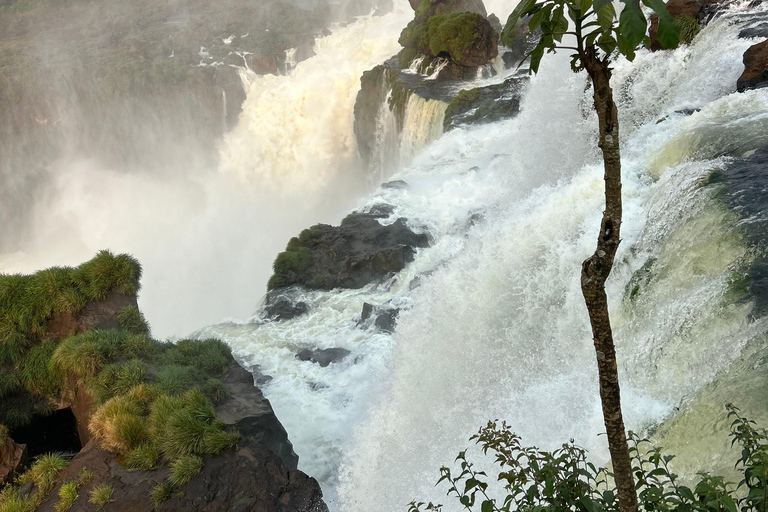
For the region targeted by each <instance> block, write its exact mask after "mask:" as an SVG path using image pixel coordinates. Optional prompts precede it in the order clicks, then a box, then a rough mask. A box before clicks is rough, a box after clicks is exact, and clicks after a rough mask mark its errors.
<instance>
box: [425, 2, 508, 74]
mask: <svg viewBox="0 0 768 512" xmlns="http://www.w3.org/2000/svg"><path fill="white" fill-rule="evenodd" d="M427 27H428V28H427V40H428V42H429V52H430V55H432V56H433V57H437V56H439V55H441V54H447V55H449V56H450V57H451V60H452V61H453V62H455V63H456V64H459V65H461V66H467V67H471V66H482V65H483V64H486V63H488V62H491V61H492V60H493V59H495V58H496V56H497V55H498V54H499V48H498V38H499V35H498V34H497V33H496V31H495V30H493V27H491V24H490V22H489V21H488V20H487V19H485V18H484V17H483V16H481V15H480V14H477V13H472V12H457V13H453V14H445V15H438V16H433V17H431V18H430V19H429V22H428V25H427Z"/></svg>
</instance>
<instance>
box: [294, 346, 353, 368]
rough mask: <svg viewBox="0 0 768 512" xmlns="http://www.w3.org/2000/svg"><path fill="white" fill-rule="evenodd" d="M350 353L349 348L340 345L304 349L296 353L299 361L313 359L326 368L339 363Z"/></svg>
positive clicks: (312, 360)
mask: <svg viewBox="0 0 768 512" xmlns="http://www.w3.org/2000/svg"><path fill="white" fill-rule="evenodd" d="M349 354H351V352H350V351H349V350H347V349H345V348H339V347H334V348H325V349H315V350H309V349H304V350H302V351H301V352H299V353H298V354H296V359H298V360H299V361H311V362H313V363H316V364H319V365H320V366H321V367H323V368H325V367H326V366H328V365H329V364H331V363H338V362H339V361H341V360H342V359H344V358H345V357H347V356H348V355H349Z"/></svg>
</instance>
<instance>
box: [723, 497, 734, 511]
mask: <svg viewBox="0 0 768 512" xmlns="http://www.w3.org/2000/svg"><path fill="white" fill-rule="evenodd" d="M720 501H722V502H723V505H725V508H727V509H728V512H737V510H736V503H734V502H733V498H731V497H730V496H728V495H727V494H724V495H723V497H722V498H720Z"/></svg>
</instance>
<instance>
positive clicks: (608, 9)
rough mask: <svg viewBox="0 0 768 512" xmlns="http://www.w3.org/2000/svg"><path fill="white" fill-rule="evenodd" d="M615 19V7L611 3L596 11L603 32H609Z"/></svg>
mask: <svg viewBox="0 0 768 512" xmlns="http://www.w3.org/2000/svg"><path fill="white" fill-rule="evenodd" d="M615 19H616V9H615V8H614V7H613V4H612V3H609V4H608V5H606V6H605V7H604V8H602V9H600V10H599V11H597V22H598V23H599V24H600V28H601V29H602V31H603V32H610V30H611V27H613V22H614V20H615Z"/></svg>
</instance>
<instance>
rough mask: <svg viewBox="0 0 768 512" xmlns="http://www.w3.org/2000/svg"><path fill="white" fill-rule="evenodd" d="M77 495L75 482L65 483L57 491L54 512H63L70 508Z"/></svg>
mask: <svg viewBox="0 0 768 512" xmlns="http://www.w3.org/2000/svg"><path fill="white" fill-rule="evenodd" d="M78 496H79V494H78V492H77V482H74V481H72V482H67V483H65V484H64V485H62V486H61V488H60V489H59V501H58V502H57V503H56V505H55V506H54V510H56V512H64V511H65V510H69V509H70V508H72V505H74V504H75V501H77V498H78Z"/></svg>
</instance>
